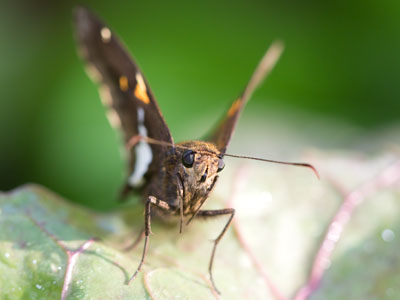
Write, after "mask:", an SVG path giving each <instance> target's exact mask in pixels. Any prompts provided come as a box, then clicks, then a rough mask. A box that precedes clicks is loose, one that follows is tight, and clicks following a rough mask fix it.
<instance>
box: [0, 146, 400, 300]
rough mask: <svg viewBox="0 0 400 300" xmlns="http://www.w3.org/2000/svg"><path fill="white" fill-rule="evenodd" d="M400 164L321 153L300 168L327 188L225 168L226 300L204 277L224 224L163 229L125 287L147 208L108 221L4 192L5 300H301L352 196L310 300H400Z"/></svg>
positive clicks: (213, 201) (215, 199)
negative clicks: (231, 214) (229, 211)
mask: <svg viewBox="0 0 400 300" xmlns="http://www.w3.org/2000/svg"><path fill="white" fill-rule="evenodd" d="M396 159H397V158H396V157H394V156H391V155H384V156H379V157H377V158H363V159H360V158H359V157H358V155H357V154H351V153H339V154H336V153H317V152H315V153H312V154H309V155H308V156H307V158H306V159H304V158H303V159H302V160H306V161H311V162H313V163H314V164H315V165H316V166H317V167H318V169H319V171H320V173H321V177H322V179H321V180H320V181H318V180H317V179H316V178H315V176H314V175H313V174H312V172H310V171H308V170H306V169H297V168H290V167H281V166H279V167H269V168H266V167H265V166H264V165H262V166H260V165H259V164H252V163H246V164H245V165H244V166H234V167H230V168H229V167H228V168H226V169H227V170H226V171H224V172H225V173H226V174H224V178H223V180H221V182H220V184H219V187H218V189H217V190H216V192H215V194H214V195H213V196H212V197H211V198H210V199H209V201H208V203H207V207H208V208H222V207H228V206H234V207H235V208H236V209H237V214H236V215H235V222H234V224H233V226H231V228H230V230H228V232H227V234H226V235H225V236H224V238H223V239H222V241H221V243H220V245H219V246H218V249H217V253H216V257H215V261H214V278H215V282H216V284H217V287H218V288H219V290H220V291H221V293H222V294H221V296H218V295H217V294H216V293H215V292H214V291H213V290H212V288H211V284H210V281H209V279H208V271H207V270H208V262H209V258H210V254H211V249H212V242H210V240H212V239H213V238H215V237H216V236H217V235H218V234H219V232H220V231H221V229H222V227H223V226H224V224H225V222H226V218H224V217H221V218H218V219H216V220H209V221H207V222H200V221H198V222H192V223H191V224H190V226H187V227H186V226H185V227H184V228H183V233H182V234H179V233H178V226H177V224H175V223H165V222H161V221H157V220H154V221H153V223H152V231H153V233H154V234H153V235H151V237H150V244H149V251H148V256H147V258H146V263H145V265H144V268H143V271H142V272H140V273H139V275H138V277H137V278H136V279H135V280H134V281H133V282H132V283H131V284H130V285H127V284H126V282H127V280H128V279H129V277H130V276H131V275H132V273H133V272H134V271H135V269H136V267H137V265H138V263H139V260H140V257H141V251H142V244H139V246H137V247H136V248H135V249H134V250H131V251H123V249H124V248H125V247H126V246H128V245H129V244H130V243H132V242H133V241H134V240H135V238H136V236H137V235H138V234H139V233H140V231H141V229H142V227H143V221H144V218H143V205H142V204H136V205H125V206H123V207H122V208H121V209H120V210H118V211H115V212H111V213H108V214H100V213H96V212H93V211H90V210H88V209H86V208H83V207H81V206H78V205H74V204H72V203H71V202H69V201H66V200H64V199H62V198H60V197H59V196H57V195H56V194H54V193H52V192H50V191H48V190H46V189H45V188H43V187H40V186H36V185H27V186H23V187H21V188H18V189H16V190H14V191H12V192H10V193H3V194H2V195H1V198H0V288H1V290H0V296H1V299H60V297H61V295H63V297H64V299H218V298H219V299H276V296H277V295H282V296H283V297H286V298H292V297H294V295H295V294H296V293H297V291H298V290H299V289H301V287H303V286H304V285H305V283H306V282H307V281H308V276H309V273H310V269H311V266H312V263H313V261H314V257H315V256H316V253H317V252H318V249H319V248H320V244H321V241H322V239H323V236H324V234H325V231H326V228H328V225H329V224H330V222H331V219H332V218H333V216H334V215H335V213H336V212H337V211H338V208H339V207H340V205H341V204H342V201H343V199H345V200H346V199H347V200H346V201H349V199H350V200H351V199H352V198H351V197H360V198H357V199H361V200H360V201H358V202H357V201H356V202H354V203H355V204H356V205H355V206H354V210H353V212H352V213H350V214H349V219H348V222H347V223H344V224H342V225H343V226H342V227H341V228H342V229H343V232H341V235H340V236H339V237H340V240H339V241H338V242H337V244H335V245H336V248H334V251H333V256H329V257H328V258H329V268H328V269H327V270H326V272H325V273H324V275H323V276H322V281H321V282H320V285H319V288H316V287H312V292H311V293H310V295H311V299H341V298H345V297H347V298H349V299H350V298H351V299H396V298H398V297H399V295H400V288H399V287H400V256H399V255H398V253H399V252H398V249H400V201H399V199H400V191H399V184H398V182H399V180H398V177H400V176H399V174H400V166H399V167H398V168H396V167H393V166H396V165H395V162H396ZM349 166H352V167H351V168H349ZM390 168H392V169H390ZM385 172H386V173H385ZM396 176H398V177H396ZM388 178H389V179H393V180H392V181H390V180H389V179H388ZM396 178H397V179H396ZM354 191H356V193H355V192H354ZM357 193H358V194H357ZM349 197H350V198H349ZM346 203H347V202H346ZM347 212H349V211H347ZM330 233H331V234H333V233H334V231H331V232H330ZM336 233H337V232H336ZM274 291H275V292H274ZM349 295H350V297H349ZM298 299H303V298H298Z"/></svg>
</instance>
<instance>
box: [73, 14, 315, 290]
mask: <svg viewBox="0 0 400 300" xmlns="http://www.w3.org/2000/svg"><path fill="white" fill-rule="evenodd" d="M74 23H75V31H76V32H75V34H76V39H77V43H78V51H79V53H80V55H81V56H82V57H83V59H84V60H85V61H86V64H87V70H88V73H89V75H90V77H91V78H92V79H93V80H94V81H95V82H97V83H98V84H99V85H100V95H101V99H102V101H103V103H104V105H105V106H106V107H107V108H108V118H109V121H110V122H111V124H112V126H114V127H115V128H117V129H118V130H120V131H122V133H123V139H124V144H125V149H126V151H127V154H128V174H129V176H127V180H126V184H125V186H124V188H123V190H122V195H123V196H125V195H127V194H128V193H129V192H130V191H137V192H139V193H141V195H142V197H143V199H144V202H145V218H144V219H145V220H144V223H145V225H144V248H143V252H142V257H141V260H140V262H139V265H138V267H137V270H136V272H135V273H134V274H133V275H132V277H131V278H130V280H129V282H131V281H132V280H133V279H134V278H135V276H136V275H137V274H138V272H139V271H140V269H141V267H142V265H143V263H144V261H145V257H146V253H147V249H148V244H149V235H150V232H151V219H152V218H153V217H154V216H162V217H169V216H177V217H178V218H179V220H180V222H179V224H180V226H179V228H180V232H182V228H183V224H184V220H186V224H189V223H190V221H191V220H192V219H193V218H195V217H197V218H211V217H215V216H222V215H225V216H228V221H227V223H226V225H225V226H224V228H223V230H222V231H221V232H220V234H219V235H218V237H217V238H216V239H215V240H214V245H213V249H212V252H211V256H210V262H209V268H208V270H209V276H210V280H211V283H212V287H213V288H214V290H215V291H217V292H218V290H217V288H216V284H215V282H214V279H213V272H212V269H213V262H214V257H215V253H216V249H217V245H218V243H219V241H220V240H221V238H222V237H223V236H224V234H225V232H226V231H227V229H228V227H229V225H230V224H231V222H232V219H233V217H234V215H235V209H233V208H225V209H218V210H203V209H201V208H202V206H203V204H204V203H205V201H206V200H207V199H208V197H209V196H210V194H211V192H212V191H213V189H214V187H215V185H216V182H217V180H218V177H219V173H220V172H221V171H222V170H223V169H224V166H225V164H224V157H225V156H232V157H243V158H250V157H244V156H235V155H231V154H228V153H226V150H227V147H228V145H229V142H230V140H231V137H232V134H233V131H234V129H235V126H236V124H237V121H238V118H239V116H240V113H241V111H242V110H243V108H244V106H245V104H246V103H247V102H248V100H249V99H250V97H251V95H252V93H253V92H254V90H255V89H256V88H257V86H258V85H259V84H260V83H261V81H262V80H263V79H264V78H265V77H266V75H267V74H268V73H269V72H270V71H271V70H272V68H273V67H274V65H275V64H276V62H277V61H278V58H279V57H280V55H281V53H282V50H283V45H282V43H280V42H275V43H273V44H272V46H271V47H270V48H269V50H268V51H267V52H266V54H265V55H264V57H263V58H262V59H261V61H260V63H259V64H258V66H257V68H256V69H255V71H254V73H253V75H252V77H251V78H250V80H249V82H248V84H247V85H246V87H245V89H244V90H243V92H242V93H241V94H240V96H239V97H238V98H237V99H236V100H235V101H234V102H233V103H232V105H231V106H230V108H229V109H228V111H227V112H226V113H225V114H224V116H223V117H222V119H221V120H220V122H219V123H218V124H217V125H216V127H215V129H214V130H212V131H211V133H210V134H208V136H207V137H206V138H205V139H204V140H203V141H199V140H193V141H186V142H181V143H175V142H174V140H173V138H172V135H171V132H170V130H169V129H168V126H167V124H166V122H165V120H164V118H163V116H162V113H161V111H160V108H159V106H158V104H157V102H156V100H155V98H154V95H153V93H152V92H151V89H150V86H149V84H148V83H147V81H146V79H145V77H144V76H143V73H142V72H141V70H140V69H139V68H138V66H137V65H136V63H135V62H134V60H133V59H132V57H131V56H130V55H129V53H128V52H127V50H126V49H125V47H124V46H123V44H122V42H121V41H120V40H119V39H118V37H117V36H116V35H115V34H114V33H113V32H112V31H111V30H110V28H109V27H108V26H107V25H106V24H105V23H104V22H103V21H102V20H100V19H99V18H98V17H97V16H95V15H94V14H93V13H92V12H91V11H89V10H88V9H87V8H84V7H78V8H76V9H75V14H74ZM253 159H257V158H253ZM258 160H263V161H271V160H265V159H258ZM272 162H277V161H272ZM277 163H283V164H291V165H297V166H303V167H308V168H311V169H313V170H314V171H315V169H314V167H313V166H311V165H310V164H306V163H289V162H279V161H278V162H277ZM315 172H316V171H315Z"/></svg>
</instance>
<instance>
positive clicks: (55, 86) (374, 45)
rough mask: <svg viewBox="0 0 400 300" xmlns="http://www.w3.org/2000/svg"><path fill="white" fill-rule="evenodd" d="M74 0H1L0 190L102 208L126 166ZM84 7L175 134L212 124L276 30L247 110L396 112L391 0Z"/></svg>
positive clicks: (396, 5)
mask: <svg viewBox="0 0 400 300" xmlns="http://www.w3.org/2000/svg"><path fill="white" fill-rule="evenodd" d="M77 3H78V2H75V1H70V2H68V1H63V2H57V1H7V2H5V1H3V3H1V9H0V32H1V43H0V62H1V63H0V66H1V69H0V99H1V107H0V111H1V118H0V122H1V123H0V129H1V153H0V159H1V164H0V166H1V181H0V182H1V187H0V188H1V190H9V189H12V188H14V187H16V186H18V185H21V184H23V183H26V182H36V183H40V184H43V185H45V186H47V187H49V188H51V189H52V190H54V191H56V192H58V193H60V194H61V195H63V196H65V197H68V198H70V199H72V200H73V201H77V202H81V203H83V204H85V205H88V206H91V207H93V208H96V209H101V210H106V209H109V208H111V207H113V206H115V203H116V202H115V201H114V198H115V195H116V191H117V190H118V188H119V185H120V183H121V182H122V179H123V169H124V168H123V162H122V160H121V158H120V155H119V150H118V149H119V147H118V137H117V136H116V135H115V133H114V132H113V130H112V129H111V128H110V126H109V125H108V122H107V120H106V118H105V116H104V109H103V107H102V106H101V103H100V101H99V97H98V93H97V88H96V86H95V85H94V84H93V83H92V82H91V81H90V80H89V79H88V77H87V76H86V74H85V72H84V69H83V63H82V62H81V60H80V59H79V58H78V57H77V55H76V49H75V43H74V39H73V32H72V23H71V13H72V8H73V7H74V6H75V5H76V4H77ZM79 3H81V4H82V2H79ZM83 4H85V5H86V6H88V7H90V8H91V9H93V10H94V11H95V12H96V13H97V14H98V15H99V16H101V17H102V18H103V19H104V20H106V22H107V23H108V24H109V25H110V27H111V28H112V29H113V30H114V31H115V32H116V33H117V34H118V35H119V36H120V37H121V38H122V39H123V41H124V42H125V44H126V45H127V46H128V48H129V49H130V50H131V52H132V53H133V54H134V56H135V58H136V60H137V62H138V63H139V65H140V66H141V68H142V71H143V73H144V74H145V75H146V77H147V79H148V81H149V82H150V84H151V87H152V90H153V92H154V93H155V95H156V97H157V99H158V102H159V105H160V107H161V109H162V111H163V114H164V117H165V118H166V121H167V123H168V124H169V126H170V129H171V131H172V133H173V135H174V137H175V140H177V141H178V140H183V139H193V138H199V137H201V136H202V135H203V134H204V133H205V132H206V131H207V130H209V128H210V127H212V126H213V124H214V122H215V121H216V120H217V119H218V117H219V116H220V115H221V114H222V113H223V111H224V110H225V109H226V108H227V107H228V105H229V104H230V102H231V101H232V100H233V99H235V97H236V96H237V95H238V93H239V92H240V91H241V89H242V88H243V87H244V84H245V83H246V81H247V80H248V78H249V76H250V75H251V72H252V71H253V69H254V67H255V65H256V63H257V62H258V60H259V59H260V58H261V56H262V55H263V53H264V51H265V50H266V49H267V47H268V45H269V44H270V43H271V42H272V41H273V40H274V39H277V38H279V39H281V40H283V41H284V42H285V45H286V50H285V52H284V54H283V57H282V58H281V60H280V62H279V63H278V65H277V67H276V69H275V70H274V71H273V73H272V75H271V77H270V78H268V80H267V82H266V83H265V84H264V85H263V86H262V87H261V89H260V90H258V91H257V93H256V94H255V96H254V97H253V99H252V101H251V102H250V103H249V105H248V107H247V108H246V110H245V113H244V115H246V116H247V118H248V116H250V115H251V114H252V113H254V112H255V110H257V113H258V115H261V116H262V115H263V114H264V113H265V116H268V115H269V114H271V112H274V111H278V112H280V113H278V115H277V116H276V117H277V118H278V119H280V120H281V122H282V123H284V122H289V121H290V120H289V116H293V115H295V114H296V113H293V112H296V111H301V112H304V113H305V114H306V115H307V116H308V117H307V118H309V119H312V118H318V119H324V118H326V119H329V120H331V121H332V120H334V121H337V122H338V124H339V123H341V124H342V123H347V124H350V125H351V126H353V128H358V129H360V130H362V131H375V130H377V129H379V128H383V127H386V126H391V124H394V123H396V122H398V121H399V119H400V101H399V99H400V85H399V79H400V58H399V53H400V2H399V1H363V2H358V1H350V2H349V1H336V2H325V1H316V0H315V1H301V2H300V1H247V0H246V1H245V0H243V1H209V0H203V1H90V2H83ZM286 111H288V112H289V111H290V112H291V113H288V114H286V113H285V112H286ZM242 121H243V120H242ZM242 123H243V122H241V124H239V127H240V126H243V125H242ZM243 128H244V127H243ZM250 130H251V129H250ZM254 130H256V133H259V134H260V135H262V134H263V128H257V129H256V128H254ZM276 130H279V128H277V129H276ZM252 133H253V134H254V132H252ZM241 134H242V136H243V134H246V133H243V132H242V133H241ZM263 138H267V137H265V136H264V137H263ZM325 139H326V140H327V144H329V139H330V136H329V135H326V137H325ZM254 143H255V144H256V141H254ZM251 147H252V146H251V145H249V146H248V148H249V149H251ZM231 152H233V153H235V152H236V153H237V151H234V149H233V150H232V151H231ZM241 154H252V153H251V151H249V152H247V153H241Z"/></svg>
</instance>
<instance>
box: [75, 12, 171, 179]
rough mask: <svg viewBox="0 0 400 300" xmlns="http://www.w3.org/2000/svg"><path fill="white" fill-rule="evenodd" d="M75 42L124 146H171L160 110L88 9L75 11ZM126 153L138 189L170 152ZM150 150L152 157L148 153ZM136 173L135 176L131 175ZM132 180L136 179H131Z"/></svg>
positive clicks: (153, 149) (138, 150) (125, 55)
mask: <svg viewBox="0 0 400 300" xmlns="http://www.w3.org/2000/svg"><path fill="white" fill-rule="evenodd" d="M74 17H75V29H76V38H77V42H78V44H79V49H78V50H79V53H80V55H81V56H82V57H83V58H84V59H85V60H86V62H87V69H88V73H89V75H90V76H91V77H92V79H93V80H94V81H96V82H98V83H99V84H100V94H101V98H102V101H103V103H104V105H106V106H107V108H108V109H109V110H108V117H109V120H110V122H111V124H112V125H113V126H115V127H117V128H120V129H122V132H123V135H124V140H125V144H128V143H129V141H130V139H131V138H132V137H133V136H135V135H137V134H141V135H147V136H148V137H151V138H153V139H156V140H159V141H165V142H168V143H171V144H172V143H173V139H172V136H171V133H170V131H169V129H168V127H167V125H166V123H165V121H164V118H163V117H162V114H161V112H160V109H159V107H158V105H157V102H156V101H155V99H154V96H153V94H152V92H151V90H150V87H149V85H148V84H147V82H146V79H145V78H144V77H143V75H142V73H141V72H140V70H139V68H138V67H137V65H136V64H135V63H134V61H133V59H132V58H131V56H130V55H129V54H128V52H127V51H126V50H125V48H124V47H123V45H122V43H121V42H120V41H119V40H118V38H117V37H116V36H115V35H114V34H113V33H112V32H111V30H110V29H109V27H108V26H107V25H106V24H104V23H103V22H102V21H101V20H99V19H98V18H97V17H96V16H95V15H93V14H92V13H91V12H90V11H89V10H88V9H86V8H83V7H78V8H76V9H75V16H74ZM141 143H142V144H139V145H138V146H137V147H135V148H132V149H129V150H128V152H129V153H128V154H129V168H128V169H129V173H130V174H132V175H131V177H130V181H131V183H132V184H131V185H133V186H135V185H140V183H139V181H141V183H143V180H139V179H140V177H143V175H145V174H146V176H145V177H146V178H149V176H150V177H151V175H152V174H153V173H155V172H157V170H158V169H159V168H160V164H161V160H162V157H163V155H164V153H166V152H167V151H168V150H171V148H169V149H163V147H165V146H160V145H147V144H146V145H143V143H144V142H141ZM150 149H151V153H150V152H149V150H150ZM135 173H136V175H134V174H135ZM133 177H135V178H133Z"/></svg>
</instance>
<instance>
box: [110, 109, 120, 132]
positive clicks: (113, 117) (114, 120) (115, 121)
mask: <svg viewBox="0 0 400 300" xmlns="http://www.w3.org/2000/svg"><path fill="white" fill-rule="evenodd" d="M107 118H108V121H109V122H110V124H111V126H112V127H114V128H119V127H121V120H120V118H119V116H118V114H117V112H116V111H115V110H113V109H111V110H109V111H108V112H107Z"/></svg>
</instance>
